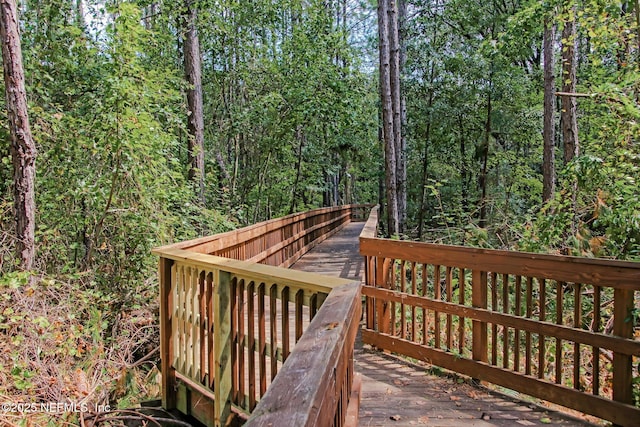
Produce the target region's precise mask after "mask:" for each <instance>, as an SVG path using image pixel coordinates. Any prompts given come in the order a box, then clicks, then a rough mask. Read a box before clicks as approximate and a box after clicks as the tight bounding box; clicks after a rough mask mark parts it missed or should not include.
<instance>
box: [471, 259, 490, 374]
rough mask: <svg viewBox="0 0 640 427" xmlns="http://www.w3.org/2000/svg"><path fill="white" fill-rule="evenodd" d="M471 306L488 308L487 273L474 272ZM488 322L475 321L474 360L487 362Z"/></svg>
mask: <svg viewBox="0 0 640 427" xmlns="http://www.w3.org/2000/svg"><path fill="white" fill-rule="evenodd" d="M471 304H472V305H473V306H474V307H476V308H487V272H486V271H478V270H473V273H472V279H471ZM487 342H488V341H487V322H480V321H478V320H474V321H473V360H478V361H481V362H487V361H488V358H487V357H488V356H487Z"/></svg>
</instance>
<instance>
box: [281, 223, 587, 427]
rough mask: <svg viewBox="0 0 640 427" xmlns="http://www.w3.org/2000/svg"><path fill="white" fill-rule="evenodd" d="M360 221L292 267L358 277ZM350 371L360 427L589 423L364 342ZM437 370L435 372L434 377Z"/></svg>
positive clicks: (360, 271)
mask: <svg viewBox="0 0 640 427" xmlns="http://www.w3.org/2000/svg"><path fill="white" fill-rule="evenodd" d="M363 226H364V223H350V224H348V225H347V226H346V227H345V228H344V229H343V230H342V231H340V232H339V233H337V234H336V235H334V236H333V237H331V238H329V239H327V240H326V241H324V242H323V243H321V244H320V245H318V246H317V247H316V248H314V249H313V250H312V251H311V252H309V253H308V254H307V255H305V256H304V257H303V258H302V259H300V260H299V261H298V262H296V263H295V264H294V265H293V266H292V267H291V268H292V269H296V270H303V271H311V272H316V273H321V274H326V275H332V276H339V277H342V278H349V279H354V280H361V277H362V274H363V269H364V265H363V258H362V257H361V256H360V255H359V253H358V236H359V234H360V231H361V230H362V227H363ZM355 369H356V372H357V373H358V374H359V375H360V376H361V378H362V395H361V401H360V419H359V424H360V425H361V426H403V427H404V426H416V425H423V426H439V427H450V426H451V427H453V426H468V427H472V426H473V427H475V426H482V427H490V426H505V427H506V426H536V425H562V426H580V427H587V426H593V425H594V424H589V423H587V422H585V421H583V420H581V419H578V418H574V417H571V416H569V415H566V414H564V413H561V412H557V411H554V410H552V409H549V408H545V407H542V406H539V405H537V404H534V403H531V402H526V401H524V400H520V399H517V398H515V397H511V396H509V395H507V394H503V393H498V392H495V391H492V390H489V389H488V388H486V387H483V386H477V385H474V384H471V383H470V382H469V380H468V379H464V378H460V377H456V376H447V375H445V374H444V373H443V372H440V371H439V370H438V368H433V367H431V366H430V365H427V364H413V363H409V362H407V361H405V360H403V359H400V358H397V357H394V356H392V355H389V354H385V353H381V352H379V351H376V350H374V349H372V348H369V347H368V346H363V345H362V342H361V341H360V340H359V338H358V342H357V343H356V350H355ZM435 374H439V375H435Z"/></svg>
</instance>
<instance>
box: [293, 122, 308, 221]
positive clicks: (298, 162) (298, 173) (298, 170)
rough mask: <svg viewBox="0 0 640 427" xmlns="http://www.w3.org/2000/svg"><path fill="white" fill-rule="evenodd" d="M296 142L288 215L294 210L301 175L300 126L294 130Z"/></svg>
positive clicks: (301, 149) (301, 133) (301, 147)
mask: <svg viewBox="0 0 640 427" xmlns="http://www.w3.org/2000/svg"><path fill="white" fill-rule="evenodd" d="M296 140H297V141H298V154H297V160H296V178H295V180H294V182H293V188H292V190H291V206H290V207H289V213H290V214H292V213H294V212H295V209H296V201H297V196H298V185H299V183H300V176H301V175H302V160H303V159H302V152H303V149H304V141H305V136H304V132H303V129H302V125H298V127H297V128H296Z"/></svg>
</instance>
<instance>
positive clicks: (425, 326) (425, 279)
mask: <svg viewBox="0 0 640 427" xmlns="http://www.w3.org/2000/svg"><path fill="white" fill-rule="evenodd" d="M427 270H428V268H427V264H422V277H421V279H422V296H423V297H426V296H427V288H428V287H429V274H428V271H427ZM429 328H430V322H429V318H428V312H427V309H426V308H422V344H423V345H427V344H428V342H429Z"/></svg>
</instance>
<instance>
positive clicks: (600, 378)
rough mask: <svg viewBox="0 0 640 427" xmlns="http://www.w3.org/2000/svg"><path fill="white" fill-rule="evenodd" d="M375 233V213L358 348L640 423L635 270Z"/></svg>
mask: <svg viewBox="0 0 640 427" xmlns="http://www.w3.org/2000/svg"><path fill="white" fill-rule="evenodd" d="M376 226H377V210H375V209H374V210H372V211H371V216H370V218H369V220H368V222H367V225H366V226H365V229H364V230H363V232H362V234H361V235H360V252H361V254H362V255H364V256H365V286H364V287H363V290H362V292H363V294H364V295H365V297H366V305H365V312H366V316H365V320H366V326H365V328H364V330H363V333H362V338H363V342H365V343H369V344H372V345H374V346H376V347H378V348H380V349H386V350H391V351H394V352H396V353H399V354H403V355H406V356H410V357H414V358H417V359H421V360H425V361H428V362H430V363H433V364H435V365H438V366H442V367H444V368H447V369H450V370H453V371H456V372H459V373H462V374H465V375H469V376H471V377H473V378H477V379H481V380H485V381H489V382H492V383H495V384H498V385H501V386H504V387H507V388H511V389H513V390H517V391H520V392H523V393H526V394H529V395H532V396H535V397H538V398H541V399H544V400H548V401H551V402H554V403H557V404H560V405H563V406H566V407H569V408H572V409H576V410H579V411H582V412H584V413H587V414H591V415H595V416H597V417H600V418H603V419H605V420H608V421H611V422H613V423H615V424H617V425H622V426H631V425H638V424H637V420H640V408H638V407H635V406H634V405H633V384H632V382H633V375H634V373H633V371H632V363H633V357H638V356H640V340H638V339H637V338H634V324H633V321H632V320H631V319H633V316H632V313H631V311H632V310H634V304H635V303H634V300H637V299H640V298H639V297H640V280H639V279H640V263H637V262H624V261H613V260H602V259H587V258H579V257H568V256H555V255H541V254H532V253H522V252H510V251H498V250H488V249H477V248H467V247H459V246H449V245H436V244H428V243H418V242H410V241H396V240H390V239H380V238H378V237H377V227H376ZM587 307H588V308H589V310H587ZM611 307H613V308H611ZM605 324H607V325H605ZM636 327H638V325H636ZM549 356H551V357H549ZM587 367H588V369H587ZM605 367H606V368H607V369H604V368H605ZM607 372H611V373H612V375H610V374H608V373H607Z"/></svg>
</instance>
